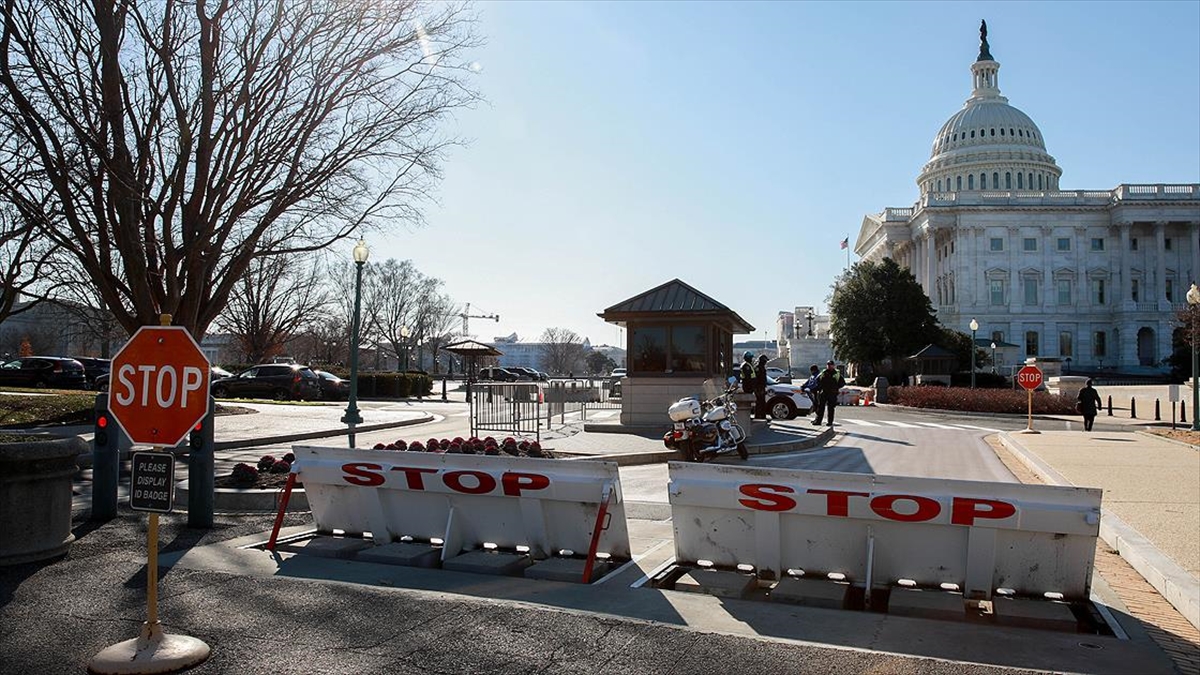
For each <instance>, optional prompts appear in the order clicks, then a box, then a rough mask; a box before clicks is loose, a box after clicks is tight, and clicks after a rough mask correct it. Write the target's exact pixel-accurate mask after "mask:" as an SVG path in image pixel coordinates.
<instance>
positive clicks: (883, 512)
mask: <svg viewBox="0 0 1200 675" xmlns="http://www.w3.org/2000/svg"><path fill="white" fill-rule="evenodd" d="M901 499H905V500H908V501H911V502H913V503H914V504H916V505H917V510H916V511H913V512H912V513H900V512H898V511H896V508H895V507H896V502H897V501H899V500H901ZM871 510H872V511H874V512H875V513H876V514H877V515H879V516H880V517H881V518H887V519H888V520H898V521H900V522H902V523H919V522H923V521H926V520H933V519H934V518H937V515H938V514H939V513H941V512H942V505H941V504H938V503H937V502H936V501H934V500H932V499H930V498H929V497H918V496H917V495H879V496H878V497H876V498H874V499H872V500H871Z"/></svg>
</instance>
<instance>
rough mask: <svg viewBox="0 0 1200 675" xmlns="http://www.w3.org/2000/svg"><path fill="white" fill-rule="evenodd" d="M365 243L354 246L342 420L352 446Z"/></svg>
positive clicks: (358, 420)
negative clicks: (345, 400)
mask: <svg viewBox="0 0 1200 675" xmlns="http://www.w3.org/2000/svg"><path fill="white" fill-rule="evenodd" d="M370 253H371V252H370V251H369V250H368V249H367V244H366V242H364V241H363V240H362V239H359V240H358V244H357V245H356V246H355V247H354V266H355V268H356V269H355V270H354V325H353V328H352V329H351V331H350V398H349V402H348V404H347V405H346V414H345V415H343V416H342V422H343V423H344V424H346V425H347V426H348V427H350V447H352V448H353V447H354V426H355V425H356V424H362V421H363V419H362V415H360V414H359V411H358V329H359V314H360V313H361V311H362V273H363V265H366V264H367V257H368V256H369V255H370Z"/></svg>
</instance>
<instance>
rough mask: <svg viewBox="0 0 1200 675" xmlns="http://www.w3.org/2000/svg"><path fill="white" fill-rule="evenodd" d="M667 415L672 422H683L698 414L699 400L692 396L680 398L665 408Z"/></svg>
mask: <svg viewBox="0 0 1200 675" xmlns="http://www.w3.org/2000/svg"><path fill="white" fill-rule="evenodd" d="M667 415H669V416H670V417H671V421H672V422H684V421H687V420H690V419H692V418H693V417H699V416H700V401H697V400H696V399H694V398H681V399H679V400H678V401H676V402H674V403H672V404H671V407H670V408H667Z"/></svg>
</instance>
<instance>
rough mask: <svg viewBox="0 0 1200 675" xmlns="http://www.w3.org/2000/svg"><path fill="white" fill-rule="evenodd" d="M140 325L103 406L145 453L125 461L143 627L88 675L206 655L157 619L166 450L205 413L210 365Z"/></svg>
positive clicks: (167, 507)
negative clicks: (143, 536) (140, 553)
mask: <svg viewBox="0 0 1200 675" xmlns="http://www.w3.org/2000/svg"><path fill="white" fill-rule="evenodd" d="M160 322H161V324H162V325H161V326H143V327H141V328H139V329H138V331H137V332H136V333H134V335H133V337H132V338H130V339H129V342H126V343H125V346H124V347H121V350H120V351H119V352H117V354H116V356H114V357H113V360H112V370H111V372H112V375H111V378H112V381H111V382H110V385H109V399H108V409H109V411H110V412H111V413H112V416H113V419H114V420H115V421H116V422H117V423H118V424H119V425H120V426H121V428H122V429H124V430H125V432H126V433H127V434H128V435H129V438H130V439H131V440H132V441H133V442H134V444H140V445H151V446H153V448H152V450H151V451H149V452H135V453H133V454H132V455H131V456H130V459H131V469H132V472H131V475H130V479H129V508H131V509H133V510H135V511H148V512H149V513H150V522H149V526H148V527H147V542H146V549H147V553H146V622H145V623H143V624H142V628H141V631H139V633H138V636H137V637H136V638H133V639H132V640H125V641H124V642H119V643H117V644H115V645H112V646H110V647H107V648H105V649H103V650H101V651H100V652H99V653H98V654H96V655H95V656H93V657H92V660H91V663H89V664H88V672H91V673H165V672H173V671H176V670H182V669H184V668H190V667H191V666H194V665H196V664H198V663H201V662H203V661H204V660H205V659H207V658H208V656H209V653H210V652H211V650H210V649H209V646H208V645H207V644H205V643H204V641H203V640H199V639H197V638H194V637H190V636H187V635H174V634H168V633H164V632H163V629H162V624H161V623H160V622H159V620H158V514H160V513H170V512H171V509H172V507H173V506H174V501H175V456H174V455H172V454H171V453H170V449H171V448H172V447H174V446H176V445H178V444H179V442H180V441H181V440H183V438H184V437H185V436H186V435H187V433H188V431H190V430H191V428H192V427H193V426H194V425H195V424H196V423H197V422H199V421H200V420H202V419H203V418H204V417H205V416H206V415H207V414H208V409H209V395H208V381H209V365H208V359H207V358H205V357H204V352H202V351H200V346H199V345H197V344H196V341H195V340H194V339H193V338H192V336H191V334H190V333H188V332H187V329H185V328H183V327H181V326H172V325H170V324H171V315H170V314H163V315H162V316H161V317H160Z"/></svg>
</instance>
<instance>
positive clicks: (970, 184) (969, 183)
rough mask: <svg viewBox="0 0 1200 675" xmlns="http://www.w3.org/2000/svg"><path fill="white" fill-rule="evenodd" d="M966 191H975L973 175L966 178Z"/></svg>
mask: <svg viewBox="0 0 1200 675" xmlns="http://www.w3.org/2000/svg"><path fill="white" fill-rule="evenodd" d="M967 189H968V190H974V189H975V174H971V175H970V176H967Z"/></svg>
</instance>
